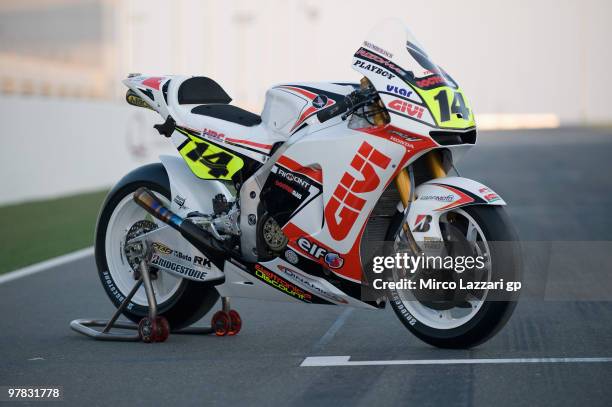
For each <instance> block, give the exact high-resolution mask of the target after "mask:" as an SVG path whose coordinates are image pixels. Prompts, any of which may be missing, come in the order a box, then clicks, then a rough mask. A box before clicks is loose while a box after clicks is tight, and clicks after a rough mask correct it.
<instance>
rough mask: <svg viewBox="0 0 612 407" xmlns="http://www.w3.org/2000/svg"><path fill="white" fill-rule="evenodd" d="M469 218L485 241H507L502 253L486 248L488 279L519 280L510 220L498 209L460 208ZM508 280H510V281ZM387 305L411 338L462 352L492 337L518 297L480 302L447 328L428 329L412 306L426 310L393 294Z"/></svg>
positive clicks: (392, 227) (393, 226)
mask: <svg viewBox="0 0 612 407" xmlns="http://www.w3.org/2000/svg"><path fill="white" fill-rule="evenodd" d="M461 210H462V211H465V212H466V213H467V214H468V215H469V216H470V217H472V218H473V219H474V220H475V221H476V223H477V224H478V226H479V227H480V229H481V230H482V233H483V234H484V237H485V238H486V240H487V241H488V242H509V243H508V244H504V247H503V250H502V248H501V247H500V245H499V244H494V245H492V246H491V247H490V249H491V250H490V256H491V264H493V266H492V267H491V271H490V273H491V274H490V280H491V281H494V280H497V279H498V278H500V276H502V278H503V279H504V281H520V280H521V259H520V255H519V251H518V236H517V234H516V231H515V229H514V227H513V226H512V224H511V223H510V220H509V218H508V216H507V214H506V212H505V211H504V209H503V208H502V207H500V206H468V207H464V208H461ZM402 220H403V214H402V213H397V214H396V215H395V217H394V218H393V220H392V222H391V225H390V226H389V231H388V234H387V238H386V240H387V241H392V240H393V236H394V233H395V231H396V230H397V229H398V228H399V227H400V226H401V222H402ZM511 279H512V280H511ZM388 298H389V302H390V304H391V306H392V308H393V311H395V314H396V315H397V317H398V318H399V319H400V321H402V323H403V324H404V326H405V327H406V328H408V330H409V331H410V332H412V333H413V334H414V335H415V336H417V337H418V338H419V339H421V340H422V341H424V342H426V343H428V344H430V345H433V346H436V347H440V348H454V349H465V348H471V347H474V346H477V345H479V344H481V343H483V342H485V341H487V340H488V339H490V338H491V337H492V336H494V335H495V334H496V333H497V332H498V331H499V330H500V329H501V328H502V327H503V326H504V325H505V324H506V322H507V321H508V319H509V318H510V316H511V315H512V312H513V311H514V308H515V307H516V304H517V300H518V295H517V294H514V295H512V296H508V299H509V300H508V301H501V300H497V301H487V300H486V297H485V301H483V302H481V305H480V308H479V309H478V311H477V312H475V314H474V315H473V316H472V317H471V319H469V320H467V321H466V322H465V323H463V324H462V325H459V326H455V327H452V328H450V329H441V328H440V327H432V326H431V325H432V324H431V323H429V324H428V323H424V322H427V321H426V320H425V318H422V317H421V318H419V316H418V313H416V312H414V311H413V310H414V309H415V308H411V307H415V306H420V307H427V306H425V305H423V304H422V303H419V302H418V301H411V302H408V301H406V300H404V301H402V299H401V298H400V297H399V295H398V294H397V293H396V292H392V291H389V294H388Z"/></svg>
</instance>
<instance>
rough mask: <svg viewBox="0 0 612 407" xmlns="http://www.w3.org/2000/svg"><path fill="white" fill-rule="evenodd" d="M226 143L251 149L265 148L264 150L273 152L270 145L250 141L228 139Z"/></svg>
mask: <svg viewBox="0 0 612 407" xmlns="http://www.w3.org/2000/svg"><path fill="white" fill-rule="evenodd" d="M225 141H228V142H230V143H238V144H244V145H247V146H251V147H257V148H263V149H266V150H271V149H272V146H271V145H270V144H262V143H256V142H254V141H249V140H240V139H236V138H226V139H225Z"/></svg>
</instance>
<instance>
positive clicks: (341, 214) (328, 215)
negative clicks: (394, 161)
mask: <svg viewBox="0 0 612 407" xmlns="http://www.w3.org/2000/svg"><path fill="white" fill-rule="evenodd" d="M390 162H391V159H390V158H389V157H387V156H386V155H384V154H383V153H381V152H380V151H378V150H376V149H375V148H374V147H372V146H371V145H370V144H368V142H366V141H364V142H363V143H362V144H361V146H360V147H359V150H357V154H356V155H355V157H353V160H352V161H351V167H352V168H353V169H354V170H356V171H357V172H359V174H360V178H361V179H360V180H357V178H355V177H354V176H352V175H351V174H350V173H349V172H348V171H347V172H345V173H344V175H343V176H342V179H340V184H338V186H336V189H335V190H334V193H333V195H332V197H331V198H330V200H329V202H328V203H327V205H326V206H325V220H326V222H327V228H328V230H329V234H330V235H331V237H332V238H334V239H335V240H343V239H344V238H345V237H346V236H347V235H348V234H349V232H350V231H351V229H352V228H353V225H354V224H355V221H356V220H357V217H358V216H359V213H360V212H361V210H362V209H363V206H364V205H365V203H366V201H365V199H363V198H361V197H359V194H365V193H367V192H371V191H373V190H375V189H376V188H377V187H378V185H380V178H379V176H378V174H377V173H376V167H378V168H380V169H383V170H384V169H386V168H387V167H388V166H389V163H390Z"/></svg>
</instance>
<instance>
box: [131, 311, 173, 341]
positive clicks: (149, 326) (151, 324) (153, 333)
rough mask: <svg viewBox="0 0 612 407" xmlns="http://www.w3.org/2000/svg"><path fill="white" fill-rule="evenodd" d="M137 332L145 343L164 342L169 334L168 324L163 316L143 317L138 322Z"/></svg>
mask: <svg viewBox="0 0 612 407" xmlns="http://www.w3.org/2000/svg"><path fill="white" fill-rule="evenodd" d="M138 334H139V335H140V339H142V341H143V342H145V343H152V342H164V341H165V340H166V339H168V336H169V335H170V325H169V324H168V320H167V319H166V318H164V317H157V318H155V319H152V318H150V317H145V318H143V319H141V320H140V323H139V324H138Z"/></svg>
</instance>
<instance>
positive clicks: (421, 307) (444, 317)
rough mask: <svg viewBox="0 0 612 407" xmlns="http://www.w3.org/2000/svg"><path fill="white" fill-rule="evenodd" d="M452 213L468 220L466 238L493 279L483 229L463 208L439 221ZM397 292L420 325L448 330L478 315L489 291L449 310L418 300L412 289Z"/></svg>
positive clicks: (489, 252)
mask: <svg viewBox="0 0 612 407" xmlns="http://www.w3.org/2000/svg"><path fill="white" fill-rule="evenodd" d="M449 214H455V215H456V216H461V217H463V218H465V219H466V220H467V221H468V222H469V223H468V227H467V228H466V232H465V237H466V240H467V241H469V242H473V243H474V247H475V251H476V253H477V255H484V256H485V259H486V262H485V264H486V279H485V280H486V281H491V272H492V260H491V250H490V247H489V244H488V242H487V239H486V236H485V234H484V232H483V231H482V228H481V227H480V226H479V225H478V222H476V220H475V219H474V218H473V217H472V216H471V215H470V214H468V213H467V212H466V211H465V210H463V209H460V208H457V209H454V210H451V211H449V212H446V213H444V214H443V215H442V216H440V222H441V223H445V222H448V215H449ZM393 278H394V280H395V281H399V279H400V277H399V276H398V274H397V270H393ZM395 292H396V294H397V297H398V298H399V300H400V301H401V303H402V304H403V306H404V307H406V310H407V311H408V312H409V313H410V315H412V317H414V318H415V319H416V320H417V321H419V322H420V323H421V324H423V325H426V326H428V327H430V328H434V329H441V330H449V329H454V328H458V327H461V326H463V325H465V324H467V323H468V322H470V321H471V320H472V319H473V318H474V317H475V316H476V314H477V313H478V312H479V311H480V310H481V308H482V305H483V304H484V303H485V301H486V298H487V293H488V290H483V293H482V297H481V298H472V299H468V300H467V302H469V303H470V305H471V307H470V308H460V307H454V308H451V309H449V310H436V309H433V308H430V307H428V306H426V305H425V304H423V303H422V302H420V301H418V300H416V299H415V297H414V295H413V294H412V293H411V292H410V291H409V290H400V291H395Z"/></svg>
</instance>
